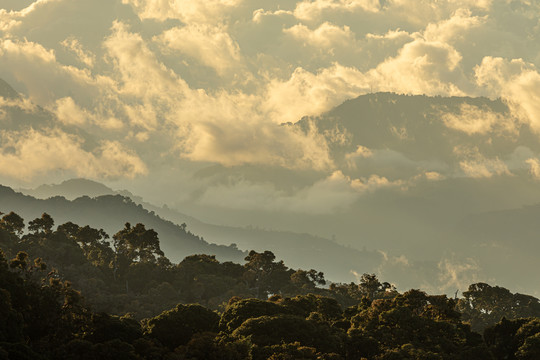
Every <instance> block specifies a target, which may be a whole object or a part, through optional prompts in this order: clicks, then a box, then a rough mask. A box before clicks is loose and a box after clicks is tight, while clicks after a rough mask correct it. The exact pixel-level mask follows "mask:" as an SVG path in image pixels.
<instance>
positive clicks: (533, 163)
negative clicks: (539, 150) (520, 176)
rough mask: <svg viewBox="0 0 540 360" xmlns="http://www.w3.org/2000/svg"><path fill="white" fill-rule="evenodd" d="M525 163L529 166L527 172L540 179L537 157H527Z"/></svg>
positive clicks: (539, 164)
mask: <svg viewBox="0 0 540 360" xmlns="http://www.w3.org/2000/svg"><path fill="white" fill-rule="evenodd" d="M525 163H526V164H527V165H528V166H529V172H530V174H531V175H532V176H533V177H534V178H535V179H537V180H538V179H540V160H538V159H537V158H529V159H527V160H525Z"/></svg>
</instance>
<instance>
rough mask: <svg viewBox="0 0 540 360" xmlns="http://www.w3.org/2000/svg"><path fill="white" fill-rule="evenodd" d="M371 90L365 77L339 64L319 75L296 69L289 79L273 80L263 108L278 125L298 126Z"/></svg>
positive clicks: (268, 87) (267, 91) (355, 70)
mask: <svg viewBox="0 0 540 360" xmlns="http://www.w3.org/2000/svg"><path fill="white" fill-rule="evenodd" d="M368 89H369V83H368V82H367V81H366V79H365V76H364V75H363V74H362V73H361V72H360V71H358V70H357V69H355V68H352V67H346V66H342V65H340V64H338V63H335V64H333V65H332V66H331V67H328V68H325V69H321V70H320V71H318V72H317V73H312V72H309V71H307V70H305V69H303V68H296V69H295V70H294V72H293V73H292V75H291V77H290V78H289V79H286V80H280V79H272V80H271V81H270V82H269V83H268V85H267V87H266V96H265V97H264V99H265V100H264V104H263V105H262V106H263V109H264V110H265V111H267V112H268V113H269V114H270V115H271V117H272V118H273V119H275V120H276V121H279V122H296V121H298V120H299V119H300V118H301V117H303V116H309V115H318V114H320V113H321V112H323V111H326V110H329V109H330V108H331V107H332V106H336V105H338V104H340V103H341V102H343V101H344V100H346V99H348V98H352V97H356V96H358V95H360V94H362V93H365V92H367V90H368Z"/></svg>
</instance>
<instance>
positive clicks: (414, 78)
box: [367, 39, 463, 96]
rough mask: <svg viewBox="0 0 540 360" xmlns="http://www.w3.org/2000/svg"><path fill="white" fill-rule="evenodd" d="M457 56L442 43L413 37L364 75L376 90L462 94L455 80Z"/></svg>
mask: <svg viewBox="0 0 540 360" xmlns="http://www.w3.org/2000/svg"><path fill="white" fill-rule="evenodd" d="M461 59H462V56H461V54H460V53H459V52H458V51H456V49H454V48H453V47H451V46H450V45H448V44H446V43H443V42H439V41H436V42H431V41H426V40H423V39H417V40H414V41H412V42H409V43H407V44H405V45H404V46H403V48H401V50H400V51H399V53H398V55H397V56H395V57H391V58H388V59H386V60H385V61H384V62H382V63H381V64H379V65H378V66H377V67H376V68H375V69H373V70H370V71H369V72H368V73H367V77H368V78H369V81H370V82H371V83H372V84H374V86H375V87H376V89H377V90H379V91H393V92H399V93H408V94H427V95H446V96H455V95H463V91H462V90H460V88H459V85H458V84H456V83H459V81H461V80H462V76H463V75H462V73H461V72H460V69H459V67H458V65H459V63H460V61H461Z"/></svg>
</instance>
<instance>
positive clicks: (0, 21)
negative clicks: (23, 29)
mask: <svg viewBox="0 0 540 360" xmlns="http://www.w3.org/2000/svg"><path fill="white" fill-rule="evenodd" d="M59 1H62V0H35V1H33V2H32V3H31V4H30V5H28V6H27V7H25V8H23V9H21V10H19V11H8V10H7V9H0V31H5V32H9V31H10V30H11V29H13V28H15V27H17V26H19V25H21V24H22V23H23V20H24V18H25V17H27V16H28V15H30V14H31V13H33V12H36V11H39V9H40V8H42V7H43V6H44V5H46V4H48V3H52V2H59Z"/></svg>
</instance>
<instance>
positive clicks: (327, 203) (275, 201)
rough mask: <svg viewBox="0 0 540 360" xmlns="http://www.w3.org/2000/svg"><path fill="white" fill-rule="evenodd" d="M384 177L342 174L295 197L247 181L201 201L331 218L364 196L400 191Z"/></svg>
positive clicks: (219, 187)
mask: <svg viewBox="0 0 540 360" xmlns="http://www.w3.org/2000/svg"><path fill="white" fill-rule="evenodd" d="M401 184H402V183H401V182H399V181H397V182H391V181H389V180H388V179H386V178H384V177H380V176H377V175H372V176H370V177H369V178H363V179H351V178H350V177H348V176H345V175H343V173H342V172H341V171H334V172H333V173H332V174H331V175H329V176H328V177H326V178H323V179H321V180H319V181H316V182H315V183H313V184H311V185H309V186H306V187H304V188H302V189H300V190H299V191H296V192H295V193H294V194H290V193H287V192H285V191H281V190H277V189H275V188H274V187H273V186H272V185H271V184H270V183H266V184H264V183H263V184H261V183H251V182H248V181H245V180H239V181H238V180H237V181H233V183H232V184H231V183H229V184H221V185H216V186H210V187H209V188H207V190H206V191H205V193H204V194H203V195H202V196H201V198H200V199H199V201H200V203H201V204H203V205H210V206H217V207H220V206H226V207H232V208H235V209H243V210H250V209H257V210H265V211H280V212H293V213H308V214H330V213H335V212H336V211H346V210H347V208H348V207H349V206H350V205H352V204H353V203H354V202H356V201H357V200H358V199H359V198H360V197H361V196H362V195H363V194H364V193H366V192H373V191H377V190H379V189H381V188H388V187H399V186H401Z"/></svg>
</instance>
